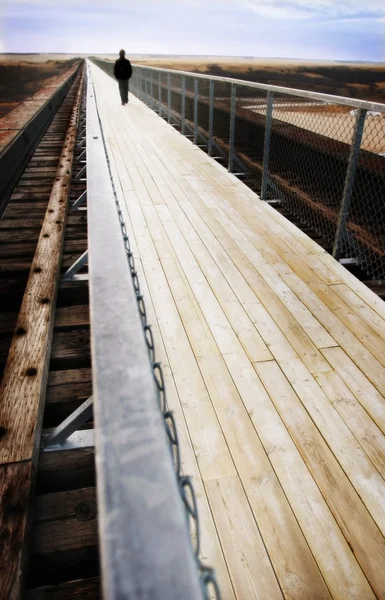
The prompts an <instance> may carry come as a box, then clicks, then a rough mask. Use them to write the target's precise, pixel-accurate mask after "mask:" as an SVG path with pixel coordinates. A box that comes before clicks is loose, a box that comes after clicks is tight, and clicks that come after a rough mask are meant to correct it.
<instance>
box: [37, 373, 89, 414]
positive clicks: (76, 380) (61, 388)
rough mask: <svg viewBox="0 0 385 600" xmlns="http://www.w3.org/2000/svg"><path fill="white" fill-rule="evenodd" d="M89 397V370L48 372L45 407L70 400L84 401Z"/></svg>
mask: <svg viewBox="0 0 385 600" xmlns="http://www.w3.org/2000/svg"><path fill="white" fill-rule="evenodd" d="M91 395H92V381H91V369H68V370H66V371H50V373H49V376H48V385H47V396H46V402H47V405H48V404H57V403H61V402H70V401H72V400H86V399H87V398H89V397H90V396H91Z"/></svg>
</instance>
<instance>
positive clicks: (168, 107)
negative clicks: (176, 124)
mask: <svg viewBox="0 0 385 600" xmlns="http://www.w3.org/2000/svg"><path fill="white" fill-rule="evenodd" d="M167 122H168V123H171V74H170V73H167Z"/></svg>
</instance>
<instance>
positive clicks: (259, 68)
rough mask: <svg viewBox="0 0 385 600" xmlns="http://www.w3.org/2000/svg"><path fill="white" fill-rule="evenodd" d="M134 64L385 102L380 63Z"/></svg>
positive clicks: (156, 60) (197, 61) (222, 61)
mask: <svg viewBox="0 0 385 600" xmlns="http://www.w3.org/2000/svg"><path fill="white" fill-rule="evenodd" d="M134 62H138V63H140V64H144V65H148V66H154V67H161V68H164V69H177V70H181V71H191V72H194V73H203V74H205V75H219V76H222V77H232V78H234V79H245V80H247V81H255V82H259V83H265V84H270V85H277V86H282V87H291V88H297V89H302V90H310V91H315V92H321V93H326V94H334V95H337V96H345V97H347V98H358V99H361V100H371V101H372V102H380V103H385V64H379V63H356V64H355V63H339V62H322V61H316V62H311V61H293V60H287V61H286V60H263V59H250V60H245V59H243V60H242V59H230V58H217V59H215V60H213V59H205V60H200V59H194V60H193V59H183V58H173V59H170V58H167V59H164V58H163V59H161V58H150V57H147V58H143V59H140V60H134Z"/></svg>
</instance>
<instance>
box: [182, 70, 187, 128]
mask: <svg viewBox="0 0 385 600" xmlns="http://www.w3.org/2000/svg"><path fill="white" fill-rule="evenodd" d="M185 120H186V75H182V109H181V125H182V130H181V132H182V135H184V134H185V127H186V124H185Z"/></svg>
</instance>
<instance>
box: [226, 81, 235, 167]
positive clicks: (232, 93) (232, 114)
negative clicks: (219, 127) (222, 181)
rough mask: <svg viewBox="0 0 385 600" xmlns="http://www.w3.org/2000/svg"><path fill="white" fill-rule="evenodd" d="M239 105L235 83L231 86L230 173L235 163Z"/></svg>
mask: <svg viewBox="0 0 385 600" xmlns="http://www.w3.org/2000/svg"><path fill="white" fill-rule="evenodd" d="M236 104H237V90H236V87H235V83H232V84H231V107H230V136H229V166H228V168H227V170H228V171H229V173H231V172H232V170H233V162H234V132H235V109H236Z"/></svg>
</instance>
